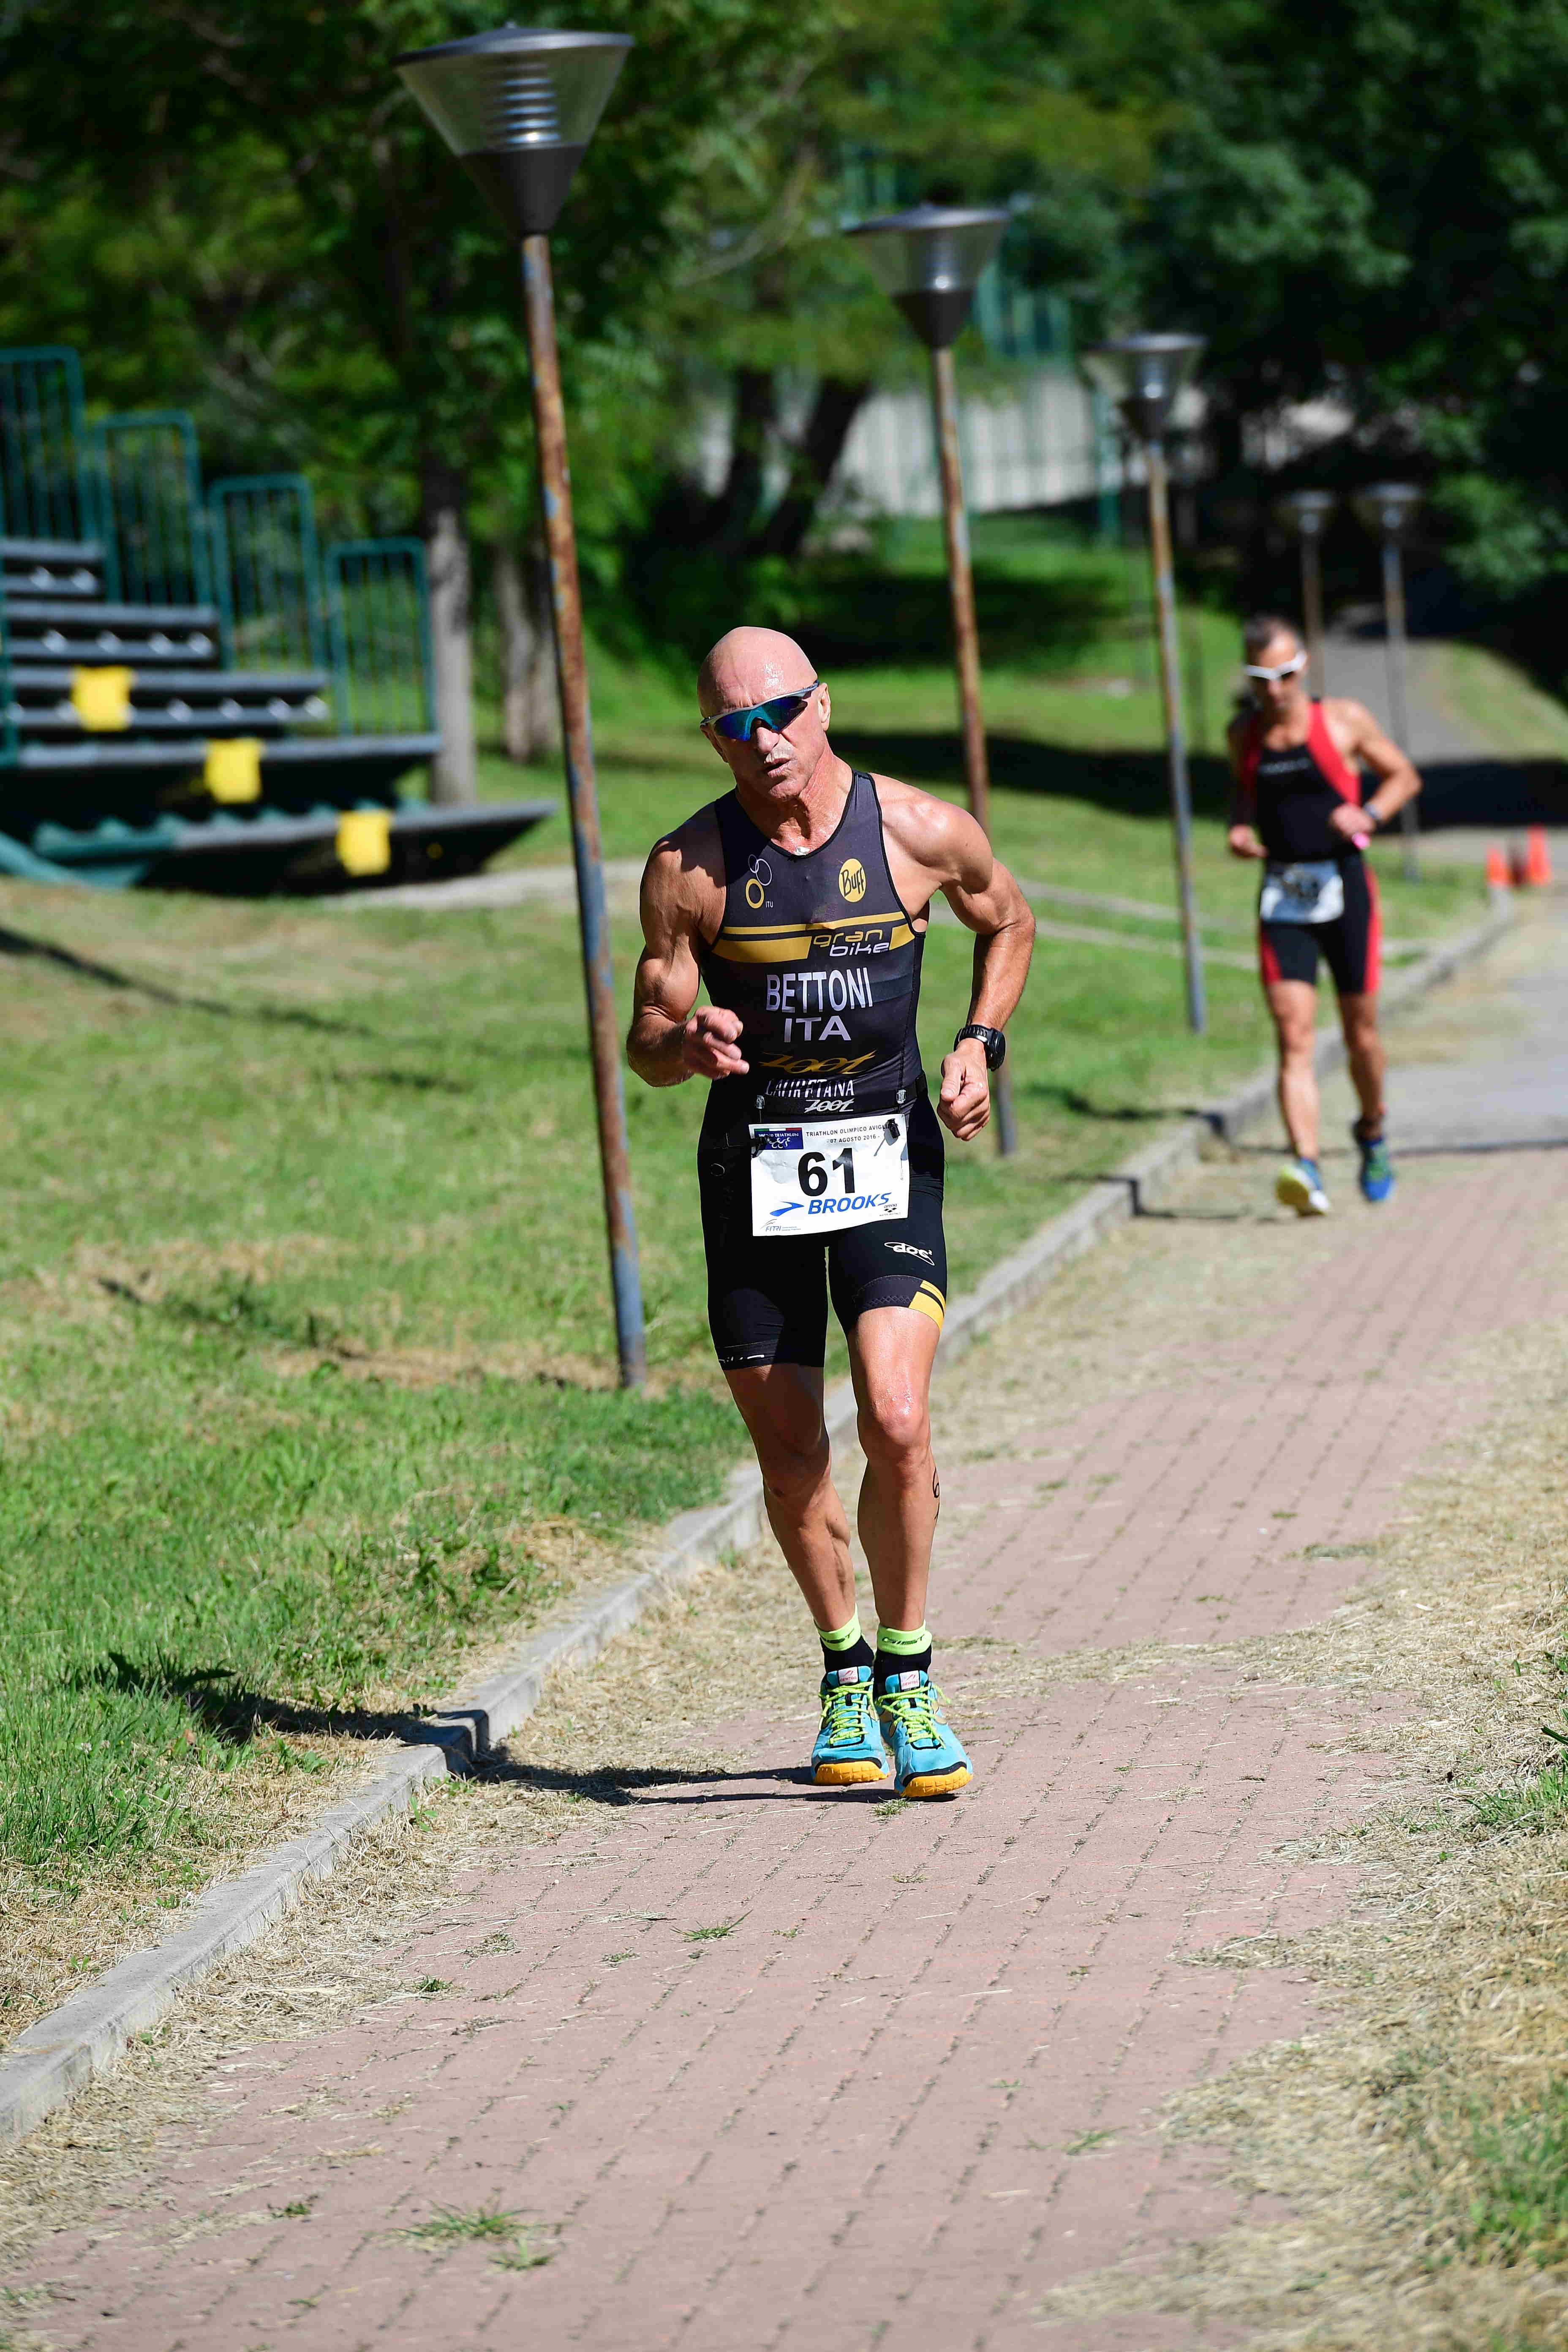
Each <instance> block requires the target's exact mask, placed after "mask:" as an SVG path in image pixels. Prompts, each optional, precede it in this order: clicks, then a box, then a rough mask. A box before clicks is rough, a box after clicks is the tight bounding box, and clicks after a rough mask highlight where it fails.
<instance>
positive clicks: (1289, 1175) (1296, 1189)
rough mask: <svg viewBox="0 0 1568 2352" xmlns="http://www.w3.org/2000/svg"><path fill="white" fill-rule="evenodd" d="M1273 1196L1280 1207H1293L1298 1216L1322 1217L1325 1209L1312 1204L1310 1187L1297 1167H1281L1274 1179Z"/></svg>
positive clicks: (1325, 1211)
mask: <svg viewBox="0 0 1568 2352" xmlns="http://www.w3.org/2000/svg"><path fill="white" fill-rule="evenodd" d="M1274 1197H1275V1199H1276V1200H1277V1201H1278V1202H1279V1203H1280V1205H1281V1207H1283V1208H1287V1209H1294V1210H1295V1212H1296V1214H1297V1215H1298V1216H1299V1217H1323V1216H1326V1215H1327V1214H1328V1211H1327V1210H1326V1209H1317V1208H1314V1207H1313V1205H1312V1189H1311V1186H1310V1184H1309V1183H1308V1181H1307V1180H1306V1178H1305V1177H1304V1176H1303V1175H1302V1174H1301V1172H1300V1169H1297V1168H1281V1170H1280V1171H1279V1175H1278V1176H1277V1177H1276V1178H1275V1180H1274Z"/></svg>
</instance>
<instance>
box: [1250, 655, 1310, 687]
mask: <svg viewBox="0 0 1568 2352" xmlns="http://www.w3.org/2000/svg"><path fill="white" fill-rule="evenodd" d="M1306 667H1307V656H1306V655H1305V654H1304V653H1300V654H1292V655H1291V656H1290V658H1289V661H1288V662H1278V663H1276V665H1275V667H1273V668H1272V669H1266V668H1264V667H1263V666H1262V665H1261V664H1260V663H1258V662H1248V663H1247V677H1260V678H1262V679H1263V680H1264V681H1265V682H1266V683H1267V684H1268V685H1269V686H1278V685H1279V680H1280V679H1281V678H1282V677H1295V675H1296V672H1297V671H1298V670H1299V669H1305V668H1306Z"/></svg>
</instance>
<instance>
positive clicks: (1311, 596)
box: [1274, 490, 1339, 694]
mask: <svg viewBox="0 0 1568 2352" xmlns="http://www.w3.org/2000/svg"><path fill="white" fill-rule="evenodd" d="M1338 503H1339V501H1338V499H1336V498H1335V496H1334V494H1333V492H1332V490H1292V491H1291V492H1290V493H1289V497H1287V498H1283V499H1280V501H1279V505H1278V506H1277V507H1276V508H1275V509H1274V511H1275V513H1276V514H1277V515H1278V516H1279V520H1280V521H1281V522H1282V523H1283V524H1284V526H1285V528H1286V530H1288V531H1289V532H1290V533H1291V535H1292V536H1293V537H1294V538H1296V539H1298V540H1299V541H1300V545H1301V614H1302V617H1303V619H1304V620H1305V622H1306V625H1307V675H1308V677H1310V680H1311V686H1312V692H1313V693H1314V694H1321V693H1322V691H1323V533H1324V532H1325V531H1326V530H1328V527H1329V517H1330V516H1331V514H1332V513H1333V510H1334V509H1335V507H1336V506H1337V505H1338Z"/></svg>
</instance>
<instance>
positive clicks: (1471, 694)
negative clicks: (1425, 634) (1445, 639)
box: [1423, 644, 1568, 760]
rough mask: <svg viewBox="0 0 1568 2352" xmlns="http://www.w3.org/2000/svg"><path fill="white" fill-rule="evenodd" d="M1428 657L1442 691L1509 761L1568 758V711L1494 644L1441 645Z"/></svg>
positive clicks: (1463, 721) (1452, 706) (1465, 722)
mask: <svg viewBox="0 0 1568 2352" xmlns="http://www.w3.org/2000/svg"><path fill="white" fill-rule="evenodd" d="M1423 650H1425V649H1423ZM1428 658H1430V659H1431V661H1432V666H1433V670H1434V673H1435V682H1436V689H1437V692H1438V693H1439V695H1440V696H1441V697H1442V698H1443V700H1444V702H1445V703H1446V704H1447V706H1448V707H1449V709H1451V710H1452V711H1453V713H1454V716H1455V717H1456V718H1457V719H1458V720H1459V721H1460V723H1461V724H1462V725H1464V726H1466V727H1468V728H1470V729H1472V730H1474V732H1475V734H1476V735H1477V737H1478V738H1479V740H1481V741H1482V742H1484V743H1487V744H1489V745H1490V746H1492V747H1493V748H1494V749H1495V750H1496V751H1500V752H1501V753H1502V754H1503V755H1504V756H1505V757H1512V758H1516V759H1558V760H1561V759H1563V758H1564V757H1565V756H1568V710H1564V709H1563V705H1562V703H1561V702H1559V701H1558V700H1557V699H1556V698H1555V697H1554V696H1552V695H1550V694H1546V693H1543V692H1542V689H1541V688H1540V687H1538V686H1536V685H1535V684H1534V683H1533V682H1532V681H1531V678H1530V677H1528V676H1527V675H1526V673H1525V672H1524V671H1523V670H1522V669H1521V667H1519V665H1518V664H1517V663H1515V662H1511V661H1510V660H1509V659H1508V658H1507V656H1505V655H1503V654H1500V653H1497V652H1494V651H1492V650H1491V648H1490V647H1489V646H1475V645H1463V644H1448V645H1443V646H1437V647H1436V648H1434V649H1433V653H1432V655H1431V656H1428Z"/></svg>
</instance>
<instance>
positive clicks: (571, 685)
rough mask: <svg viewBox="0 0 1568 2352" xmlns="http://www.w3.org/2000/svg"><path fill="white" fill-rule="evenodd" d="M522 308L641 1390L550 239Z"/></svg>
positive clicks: (616, 1253)
mask: <svg viewBox="0 0 1568 2352" xmlns="http://www.w3.org/2000/svg"><path fill="white" fill-rule="evenodd" d="M522 300H523V310H524V313H525V315H526V318H527V321H528V349H529V357H530V360H531V374H532V378H533V424H534V434H535V437H536V439H537V441H538V444H539V487H540V502H541V504H542V507H543V509H544V542H545V547H546V550H547V551H548V554H549V558H550V593H551V602H552V608H553V612H554V618H555V674H556V681H557V684H558V686H559V688H560V692H561V737H562V744H563V751H564V755H565V762H566V790H567V793H568V795H569V797H570V800H571V803H572V856H573V858H574V863H575V865H576V868H577V916H578V922H579V925H580V927H581V930H582V936H583V977H584V982H585V984H586V988H587V996H588V1041H589V1045H590V1047H591V1049H592V1053H593V1057H594V1101H595V1108H596V1109H597V1111H598V1118H599V1166H600V1170H601V1171H602V1174H603V1177H604V1185H605V1226H606V1228H607V1230H608V1234H609V1242H610V1281H611V1285H612V1287H613V1288H614V1291H615V1300H616V1352H617V1353H618V1355H619V1358H620V1367H621V1386H622V1387H623V1388H627V1389H630V1388H640V1387H641V1386H642V1384H643V1381H644V1380H645V1379H646V1378H647V1346H646V1342H645V1339H644V1335H643V1308H642V1278H641V1276H640V1274H639V1272H638V1269H637V1220H636V1217H635V1215H634V1213H633V1210H632V1180H631V1161H630V1159H629V1156H628V1154H627V1150H626V1094H625V1090H624V1087H623V1083H622V1077H621V1040H620V1029H619V1024H618V1023H617V1021H616V994H615V985H614V982H613V980H612V977H611V972H610V926H609V918H608V915H607V912H606V910H605V869H604V863H603V856H602V852H601V849H600V845H599V799H598V792H597V788H596V786H595V779H594V734H593V726H592V722H591V720H590V719H589V716H588V671H587V664H586V661H585V659H584V652H583V596H582V589H581V586H580V584H579V582H578V578H577V539H576V533H575V531H574V528H573V521H572V474H571V468H570V467H569V465H568V463H567V457H566V414H565V410H564V408H563V405H562V400H561V362H560V355H559V353H558V352H557V350H556V347H555V294H554V289H553V286H552V282H551V275H550V240H549V238H548V237H547V236H525V237H524V238H523V240H522Z"/></svg>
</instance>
